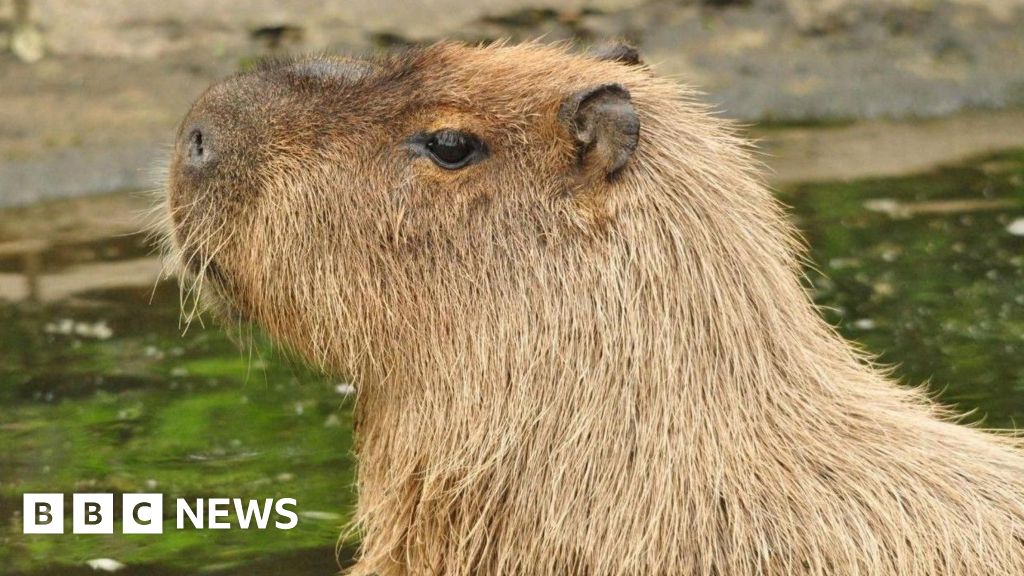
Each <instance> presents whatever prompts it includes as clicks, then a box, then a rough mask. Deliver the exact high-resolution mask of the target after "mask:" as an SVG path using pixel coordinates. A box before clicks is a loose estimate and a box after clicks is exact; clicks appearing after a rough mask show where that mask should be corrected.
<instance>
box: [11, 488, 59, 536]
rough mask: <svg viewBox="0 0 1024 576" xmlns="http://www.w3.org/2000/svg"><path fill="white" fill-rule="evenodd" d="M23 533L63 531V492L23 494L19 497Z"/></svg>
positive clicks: (54, 532)
mask: <svg viewBox="0 0 1024 576" xmlns="http://www.w3.org/2000/svg"><path fill="white" fill-rule="evenodd" d="M21 516H22V519H23V521H24V522H23V524H24V525H23V529H22V531H23V532H24V533H25V534H63V533H64V495H63V494H25V495H24V496H23V497H22V499H21Z"/></svg>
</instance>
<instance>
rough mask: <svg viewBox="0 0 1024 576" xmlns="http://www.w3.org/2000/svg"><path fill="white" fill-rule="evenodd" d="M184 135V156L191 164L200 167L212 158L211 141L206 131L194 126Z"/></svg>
mask: <svg viewBox="0 0 1024 576" xmlns="http://www.w3.org/2000/svg"><path fill="white" fill-rule="evenodd" d="M186 137H187V139H188V140H187V141H186V143H185V145H186V146H187V154H186V158H187V159H188V163H189V164H190V165H191V166H194V167H196V168H201V167H203V166H205V165H207V164H209V163H210V162H211V161H212V160H213V159H214V156H215V154H214V150H213V141H212V139H211V138H210V136H209V133H208V132H204V131H203V129H202V128H200V127H198V126H196V127H193V128H192V129H191V130H189V132H188V135H187V136H186Z"/></svg>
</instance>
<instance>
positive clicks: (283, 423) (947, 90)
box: [0, 0, 1024, 575]
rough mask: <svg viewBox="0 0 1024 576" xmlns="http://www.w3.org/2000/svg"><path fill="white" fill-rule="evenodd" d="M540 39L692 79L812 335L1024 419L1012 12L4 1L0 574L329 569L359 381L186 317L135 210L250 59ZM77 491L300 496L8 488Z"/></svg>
mask: <svg viewBox="0 0 1024 576" xmlns="http://www.w3.org/2000/svg"><path fill="white" fill-rule="evenodd" d="M539 37H543V38H545V39H549V40H561V39H575V40H576V41H577V43H578V44H579V45H580V46H581V47H586V46H588V45H591V44H599V43H602V42H605V41H608V40H611V39H616V38H619V39H626V40H628V41H630V42H632V43H633V44H635V45H636V46H638V47H639V48H640V50H641V53H642V55H643V58H644V60H645V61H646V62H648V63H650V64H652V65H653V66H654V68H655V69H656V70H657V71H658V72H659V73H661V74H664V75H670V76H672V77H674V78H676V79H678V80H679V81H680V82H682V83H686V84H691V85H695V86H697V87H699V88H701V89H702V90H704V91H705V92H706V94H707V96H706V99H707V100H708V101H709V102H711V103H713V104H714V105H715V106H716V109H717V110H718V113H720V114H722V115H724V116H727V117H731V118H738V119H740V120H742V121H743V122H744V124H745V126H746V128H745V130H746V131H747V132H748V133H749V135H750V136H751V137H752V138H755V139H757V140H758V141H759V143H760V148H761V150H762V151H763V152H764V157H763V160H764V162H765V164H766V165H767V166H768V167H769V169H770V173H769V174H768V180H769V182H770V183H771V184H772V185H773V186H774V187H775V189H776V190H777V191H778V193H779V195H780V197H781V198H782V199H783V201H784V202H786V203H787V204H788V205H790V206H791V207H792V217H793V218H794V220H795V221H796V223H797V225H798V226H799V227H800V229H801V230H802V231H803V232H804V233H805V234H806V236H807V240H808V241H809V243H810V245H811V247H812V249H811V256H812V259H813V262H814V267H813V268H809V269H808V270H807V286H808V288H809V290H810V291H811V292H812V294H813V295H814V297H815V299H816V300H817V301H818V302H819V304H820V305H821V306H822V308H823V311H824V314H825V315H826V316H827V318H828V320H829V321H830V322H831V323H833V324H834V325H836V326H837V327H838V328H839V329H840V330H841V331H842V332H843V334H844V335H846V336H847V337H848V338H850V339H852V340H855V341H857V342H859V343H861V344H862V345H863V346H864V347H866V348H867V349H868V350H870V351H871V352H873V353H875V354H878V355H879V357H880V359H881V361H882V362H885V363H889V364H894V365H896V366H897V368H896V374H897V375H898V376H899V377H900V378H901V379H902V380H903V381H905V382H907V383H910V384H920V383H922V382H928V385H929V386H930V387H931V388H932V389H933V390H934V391H935V393H936V394H938V395H939V396H940V397H941V398H942V400H943V401H945V402H949V403H952V404H956V405H957V406H959V407H960V408H961V409H963V410H969V411H973V413H972V415H971V417H970V418H971V419H972V420H982V421H983V422H984V424H985V425H989V426H1000V427H1006V426H1013V425H1014V423H1015V422H1016V421H1017V420H1019V419H1020V418H1022V417H1024V0H568V1H562V2H559V1H556V0H477V1H474V2H467V1H465V0H432V1H429V2H404V1H397V0H377V1H375V2H317V1H313V0H237V1H234V2H205V1H199V0H168V1H165V2H131V1H127V0H121V1H118V0H76V1H74V2H69V1H67V0H0V573H2V574H19V575H29V574H33V575H42V574H58V573H60V574H78V573H82V574H86V573H93V572H94V570H107V571H111V570H113V571H117V572H118V573H120V574H156V575H163V574H167V575H172V574H195V573H209V574H292V573H302V574H309V573H322V574H332V573H335V572H336V571H337V566H338V564H337V561H340V562H341V563H342V564H344V562H346V561H347V559H348V558H350V557H351V554H352V550H353V549H354V547H355V546H357V544H358V542H357V538H355V537H351V536H348V537H344V538H342V539H341V540H340V541H339V539H338V536H339V534H340V533H341V530H342V527H343V525H344V524H345V522H346V521H347V520H348V519H349V517H350V514H351V511H352V505H353V502H354V492H353V489H352V482H353V479H354V478H353V468H352V466H353V461H354V460H353V455H352V453H351V450H352V438H351V414H350V413H351V407H352V406H351V404H352V402H351V395H352V392H353V390H352V387H351V385H349V384H348V383H346V382H339V381H333V380H331V379H328V378H324V377H322V376H319V375H316V374H313V373H311V372H309V371H307V370H306V369H305V368H303V367H302V366H301V365H300V364H299V363H297V362H294V361H291V360H289V359H288V358H287V357H285V356H283V355H282V354H281V353H280V352H278V351H276V350H275V349H274V348H273V346H271V345H270V344H269V343H268V342H266V341H264V339H263V338H262V337H261V336H260V335H259V334H258V333H257V334H255V335H254V345H252V346H241V345H238V344H236V343H233V342H231V341H230V340H228V338H227V337H226V336H225V335H224V332H223V331H222V329H221V328H220V327H217V326H211V325H210V324H209V322H207V323H206V325H205V326H203V325H201V323H200V322H194V323H192V326H191V327H190V328H188V329H187V330H186V329H185V326H184V324H182V323H180V321H179V317H180V314H179V294H178V289H177V287H176V286H175V285H174V284H173V282H160V281H158V276H159V272H160V262H159V259H158V258H157V256H156V255H155V253H154V250H153V247H152V245H151V244H150V243H149V242H148V241H147V239H146V236H145V234H144V233H143V232H142V231H141V228H142V224H141V220H140V218H139V214H140V213H141V212H142V211H144V210H145V209H146V208H147V207H148V206H149V205H150V204H151V203H152V200H151V198H152V194H151V193H152V191H154V190H158V189H159V179H158V178H157V176H156V174H158V173H159V170H160V168H161V167H162V166H163V165H164V163H165V161H166V158H167V156H168V151H169V147H170V144H171V143H172V141H173V136H174V132H175V129H176V128H177V123H178V122H179V120H180V119H181V118H182V117H183V115H184V114H185V112H186V111H187V109H188V106H189V104H190V102H191V101H192V100H193V99H194V98H195V97H196V96H197V95H198V94H199V93H200V92H201V91H202V90H203V89H204V88H205V87H206V86H207V85H208V84H209V83H210V82H211V81H213V80H215V79H217V78H220V77H222V76H224V75H227V74H231V73H234V72H237V71H239V70H245V69H247V68H249V67H251V66H253V64H254V63H255V62H257V61H258V60H259V59H260V58H261V57H264V56H267V55H273V54H283V53H309V52H345V53H355V54H365V53H370V52H373V51H376V50H382V49H392V48H395V47H401V46H405V45H408V44H415V43H424V42H431V41H434V40H437V39H441V38H455V39H461V40H466V41H470V42H478V41H488V40H495V39H505V38H509V39H513V40H523V39H535V38H539ZM76 491H77V492H114V493H121V492H162V493H164V494H165V495H166V497H167V502H168V503H173V498H177V497H182V498H199V497H211V496H232V497H243V498H277V497H294V498H297V500H298V503H299V505H298V510H299V516H300V523H299V526H298V528H296V529H294V530H291V531H287V532H282V531H276V530H270V531H258V530H248V531H241V530H227V531H217V532H206V531H196V530H182V531H177V530H174V529H173V522H174V518H173V506H171V505H168V506H166V509H165V512H166V515H167V518H166V519H165V522H166V531H165V533H164V535H163V536H161V537H153V536H131V537H129V536H121V535H117V534H115V535H112V536H85V535H78V536H76V535H71V534H66V535H64V536H25V535H22V534H21V521H22V519H21V495H22V494H23V493H25V492H65V493H68V494H70V493H71V492H76ZM69 506H70V502H68V504H66V509H70V508H69ZM336 544H337V545H338V546H337V551H338V554H337V558H338V560H337V561H336V555H335V552H336Z"/></svg>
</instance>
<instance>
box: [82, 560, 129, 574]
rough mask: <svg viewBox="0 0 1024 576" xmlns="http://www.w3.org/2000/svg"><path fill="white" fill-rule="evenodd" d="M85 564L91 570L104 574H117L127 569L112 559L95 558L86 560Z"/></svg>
mask: <svg viewBox="0 0 1024 576" xmlns="http://www.w3.org/2000/svg"><path fill="white" fill-rule="evenodd" d="M85 563H86V565H88V566H89V568H92V569H93V570H100V571H103V572H117V571H118V570H120V569H122V568H124V567H125V566H124V564H122V563H120V562H118V561H117V560H114V559H112V558H94V559H92V560H86V561H85Z"/></svg>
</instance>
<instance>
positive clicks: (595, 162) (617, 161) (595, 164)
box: [558, 84, 640, 178]
mask: <svg viewBox="0 0 1024 576" xmlns="http://www.w3.org/2000/svg"><path fill="white" fill-rule="evenodd" d="M558 117H559V119H560V120H561V121H562V122H563V123H564V124H565V125H566V126H567V127H568V129H569V132H570V133H571V134H572V135H573V136H574V137H575V139H576V146H577V148H576V160H577V163H578V164H579V166H580V168H582V169H583V170H585V171H586V172H588V173H593V172H594V171H599V172H600V173H601V174H602V175H603V176H604V177H606V178H611V177H612V176H614V175H615V174H616V173H618V171H619V170H621V169H622V167H623V166H625V165H626V162H628V161H629V158H630V157H631V156H632V155H633V151H634V150H636V144H637V141H638V140H639V138H640V119H639V118H638V117H637V115H636V110H635V109H634V108H633V102H632V101H631V100H630V98H629V91H628V90H626V89H625V88H624V87H623V86H622V85H621V84H602V85H600V86H596V87H591V88H586V89H584V90H580V91H579V92H576V93H575V94H573V95H571V96H569V97H568V98H566V99H565V101H564V102H563V103H562V107H561V109H560V110H559V113H558Z"/></svg>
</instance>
